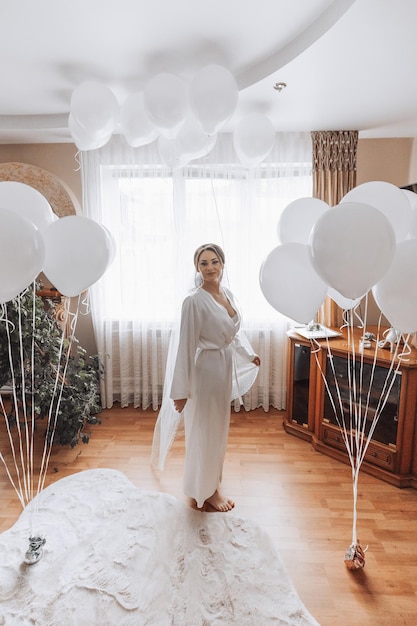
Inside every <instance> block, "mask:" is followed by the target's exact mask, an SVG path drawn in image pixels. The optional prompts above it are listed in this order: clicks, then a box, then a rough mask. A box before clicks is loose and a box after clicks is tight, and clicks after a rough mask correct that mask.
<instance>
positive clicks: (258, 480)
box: [0, 407, 417, 626]
mask: <svg viewBox="0 0 417 626" xmlns="http://www.w3.org/2000/svg"><path fill="white" fill-rule="evenodd" d="M101 419H102V424H101V425H96V426H92V427H91V429H90V432H91V439H90V443H88V444H86V445H85V444H80V445H78V446H77V447H76V448H74V449H72V450H71V449H70V448H63V447H61V446H56V447H54V449H53V453H52V456H51V459H50V461H49V465H48V476H47V484H50V483H51V482H54V481H55V480H58V479H60V478H62V477H64V476H67V475H69V474H73V473H75V472H79V471H82V470H85V469H90V468H98V467H108V468H113V469H117V470H120V471H122V472H124V474H125V475H126V476H127V477H128V478H129V479H130V480H131V481H132V482H133V483H134V484H135V485H137V486H138V487H139V488H141V489H144V490H156V491H162V492H166V493H170V494H173V495H175V496H176V497H178V499H180V500H182V501H184V502H187V500H186V499H185V498H184V496H183V495H182V463H183V453H184V448H183V445H184V444H183V440H178V441H177V442H176V443H175V445H174V447H173V450H172V452H171V454H170V457H169V461H168V465H167V469H166V470H165V471H164V472H163V473H162V474H159V473H156V472H154V471H153V470H152V469H151V467H150V464H149V455H150V446H151V440H152V431H153V426H154V423H155V419H156V413H154V412H152V411H149V412H144V411H140V410H135V409H132V408H126V409H120V408H119V407H115V408H113V409H111V410H107V411H104V412H103V413H102V414H101ZM282 419H283V415H282V413H280V412H279V411H275V410H272V411H271V412H269V413H265V412H264V411H263V410H258V411H253V412H250V413H245V412H241V413H238V414H236V413H232V425H231V432H230V438H229V446H228V451H227V457H226V462H225V468H224V482H223V488H224V492H225V494H226V495H228V496H231V497H233V498H234V499H235V501H236V508H235V513H236V514H238V515H242V516H247V517H250V518H251V519H253V520H255V521H257V522H258V523H259V524H260V525H261V526H262V527H263V528H264V529H266V531H267V532H268V533H269V534H270V536H271V538H272V540H273V543H274V545H275V547H276V549H277V551H278V552H279V554H280V556H281V558H282V560H283V561H284V563H285V565H286V568H287V570H288V573H289V575H290V577H291V579H292V581H293V583H294V585H295V587H296V589H297V591H298V593H299V595H300V597H301V599H302V600H303V602H304V604H305V605H306V606H307V608H308V609H309V611H310V612H311V613H312V614H313V615H314V617H315V618H316V619H317V620H318V622H319V623H320V624H321V625H322V626H348V625H349V626H350V625H352V624H358V625H361V626H400V625H403V624H404V625H407V626H415V625H416V624H417V491H415V490H411V489H403V490H401V489H398V488H396V487H393V486H391V485H387V484H385V483H383V482H381V481H379V480H377V479H375V478H372V477H370V476H367V475H366V474H364V473H362V475H361V477H360V479H359V497H358V522H357V530H358V537H359V539H360V542H361V544H362V546H363V547H366V546H367V545H368V546H369V547H368V550H367V552H366V566H365V568H364V569H363V570H357V571H355V572H351V571H349V570H348V569H347V568H346V566H345V564H344V553H345V550H346V549H347V548H348V547H349V545H350V543H351V539H352V481H351V475H350V468H349V466H347V465H344V464H342V463H340V462H338V461H335V460H334V459H331V458H328V457H326V456H323V455H321V454H320V453H318V452H315V451H314V450H312V448H311V446H310V444H308V443H307V442H305V441H302V440H300V439H297V438H296V437H294V436H292V435H289V434H287V433H285V432H284V430H283V428H282ZM0 435H1V439H0V442H1V447H2V448H3V449H1V450H0V451H1V452H3V453H5V449H6V448H7V446H8V443H7V440H6V438H5V434H4V432H3V431H1V432H0ZM0 506H1V512H0V532H3V531H4V530H6V529H7V528H9V527H10V526H12V525H13V523H14V522H15V520H16V519H17V517H18V516H19V514H20V511H21V507H20V504H19V501H18V499H17V496H16V493H15V491H14V490H13V488H12V486H11V483H10V481H9V479H8V478H7V475H6V472H5V470H4V467H2V466H1V467H0ZM213 515H215V513H213ZM92 626H94V625H92ZM254 626H262V625H261V624H259V625H258V624H254Z"/></svg>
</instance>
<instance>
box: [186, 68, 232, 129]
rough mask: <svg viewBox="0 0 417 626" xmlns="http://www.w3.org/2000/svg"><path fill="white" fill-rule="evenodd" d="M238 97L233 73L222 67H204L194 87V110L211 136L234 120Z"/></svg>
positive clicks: (191, 89) (197, 74) (192, 98)
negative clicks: (231, 119)
mask: <svg viewBox="0 0 417 626" xmlns="http://www.w3.org/2000/svg"><path fill="white" fill-rule="evenodd" d="M238 97H239V91H238V87H237V83H236V80H235V78H234V76H233V74H232V73H231V72H229V70H227V69H226V68H225V67H222V66H221V65H216V64H211V65H207V66H206V67H203V68H202V69H201V70H199V71H198V72H197V73H196V74H195V76H194V77H193V79H192V81H191V84H190V102H191V108H192V110H193V112H194V114H195V116H196V117H197V119H198V120H199V121H200V123H201V126H202V128H203V130H204V131H205V132H206V133H208V134H209V135H214V134H215V133H217V132H218V131H219V130H220V129H221V128H222V126H224V125H225V124H226V122H227V121H228V120H229V119H230V118H231V117H232V115H233V113H234V112H235V109H236V106H237V102H238Z"/></svg>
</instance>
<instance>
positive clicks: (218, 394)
mask: <svg viewBox="0 0 417 626" xmlns="http://www.w3.org/2000/svg"><path fill="white" fill-rule="evenodd" d="M225 292H226V295H227V297H228V299H229V301H230V303H231V305H232V307H233V308H234V310H235V311H236V315H235V316H234V317H233V318H231V317H230V315H229V314H228V312H227V311H226V309H225V308H224V307H223V306H221V305H220V304H219V303H218V302H216V300H215V299H214V298H213V296H211V295H210V294H209V293H208V292H207V291H205V290H204V289H201V288H200V289H199V290H197V291H196V292H195V293H193V294H192V295H190V296H188V297H187V298H186V299H185V300H184V302H183V306H182V312H181V328H180V337H179V345H178V352H177V357H176V361H175V367H174V373H173V379H172V385H171V393H170V397H171V398H172V399H173V400H179V399H181V398H188V400H187V403H186V405H185V409H184V427H185V445H186V455H185V467H184V493H185V495H187V496H189V497H190V498H194V499H195V500H196V502H197V506H199V507H202V506H203V504H204V501H205V500H206V499H207V498H209V497H210V496H211V495H213V493H214V492H215V491H216V489H218V488H219V486H220V482H221V478H222V469H223V462H224V457H225V453H226V445H227V439H228V434H229V423H230V410H231V406H230V404H231V400H232V398H234V397H239V396H242V395H243V394H244V393H246V391H248V389H249V388H250V387H251V385H252V384H253V382H254V380H255V378H256V376H257V372H258V368H257V366H256V365H254V364H253V363H252V359H253V358H254V356H255V354H254V353H253V351H251V347H250V345H249V344H248V347H249V349H247V348H246V347H245V346H244V345H243V344H242V342H241V340H240V337H239V335H238V333H239V331H240V315H239V312H238V308H237V304H236V302H235V300H234V298H233V295H232V293H231V292H230V291H229V290H227V289H225Z"/></svg>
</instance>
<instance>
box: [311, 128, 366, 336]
mask: <svg viewBox="0 0 417 626" xmlns="http://www.w3.org/2000/svg"><path fill="white" fill-rule="evenodd" d="M358 134H359V133H358V131H357V130H317V131H313V132H312V133H311V140H312V149H313V196H314V197H315V198H319V199H320V200H324V201H325V202H327V203H328V204H329V205H330V206H334V205H336V204H338V203H339V202H340V200H341V199H342V198H343V196H345V195H346V194H347V192H348V191H350V190H351V189H352V188H353V187H355V185H356V157H357V148H358ZM317 318H318V321H319V322H320V323H321V324H324V325H325V326H340V324H341V323H342V316H341V310H340V308H339V307H338V306H337V304H336V303H335V302H333V300H331V298H326V300H325V302H324V304H323V306H322V307H321V310H320V311H319V313H318V316H317Z"/></svg>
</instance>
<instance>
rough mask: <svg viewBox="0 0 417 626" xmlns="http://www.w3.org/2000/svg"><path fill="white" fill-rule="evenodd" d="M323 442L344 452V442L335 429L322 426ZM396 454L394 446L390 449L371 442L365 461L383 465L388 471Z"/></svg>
mask: <svg viewBox="0 0 417 626" xmlns="http://www.w3.org/2000/svg"><path fill="white" fill-rule="evenodd" d="M323 442H324V443H325V444H326V445H328V446H332V447H333V448H338V449H340V450H343V452H346V446H345V442H344V441H343V438H342V435H341V434H340V431H339V430H337V429H334V428H328V427H324V429H323ZM396 456H397V451H396V450H395V449H394V448H393V449H392V450H391V449H390V448H388V447H382V446H378V445H375V444H373V443H372V442H371V443H370V444H369V447H368V450H367V451H366V455H365V461H367V462H368V463H372V465H378V466H379V467H383V468H384V469H387V470H389V471H394V470H395V459H396Z"/></svg>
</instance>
